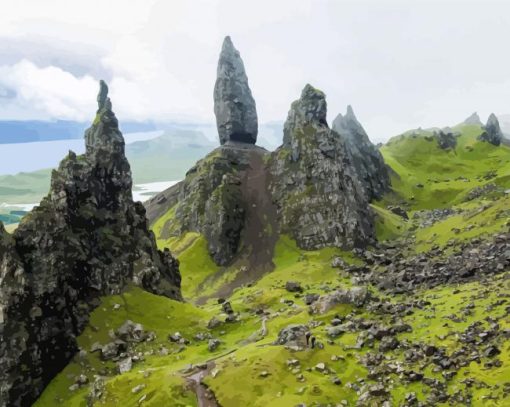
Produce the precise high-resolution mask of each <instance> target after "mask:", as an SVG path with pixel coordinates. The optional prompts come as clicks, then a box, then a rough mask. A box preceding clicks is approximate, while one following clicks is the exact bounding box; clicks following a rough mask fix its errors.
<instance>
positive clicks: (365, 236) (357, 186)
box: [269, 85, 374, 249]
mask: <svg viewBox="0 0 510 407" xmlns="http://www.w3.org/2000/svg"><path fill="white" fill-rule="evenodd" d="M326 111H327V106H326V99H325V95H324V93H322V92H321V91H319V90H317V89H315V88H314V87H312V86H311V85H306V86H305V88H304V89H303V91H302V93H301V97H300V99H299V100H296V101H295V102H293V103H292V106H291V109H290V111H289V114H288V117H287V121H286V122H285V126H284V136H283V145H282V146H281V147H280V148H278V149H277V150H276V151H275V152H274V153H273V154H272V157H271V161H270V164H269V165H270V172H271V178H272V184H271V193H272V196H273V200H274V202H275V203H276V206H277V208H278V220H279V223H280V228H281V231H282V232H283V233H289V234H290V235H291V236H292V237H293V238H294V239H295V240H296V241H297V242H298V244H299V246H300V247H302V248H305V249H315V248H319V247H323V246H326V245H335V246H339V247H344V248H352V247H354V246H365V245H367V244H368V243H369V242H371V241H372V239H373V238H374V229H373V222H372V220H373V219H372V214H371V212H370V210H369V206H368V194H367V193H366V192H365V191H364V190H363V185H364V184H363V183H362V182H361V181H360V180H359V178H358V175H357V172H356V169H355V167H354V164H353V162H352V161H351V160H352V156H351V154H350V152H349V149H348V147H347V142H346V140H345V139H344V138H343V137H338V134H337V133H336V132H333V131H332V130H330V129H329V127H328V125H327V122H326Z"/></svg>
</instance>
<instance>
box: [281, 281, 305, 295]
mask: <svg viewBox="0 0 510 407" xmlns="http://www.w3.org/2000/svg"><path fill="white" fill-rule="evenodd" d="M285 289H286V290H287V291H288V292H289V293H300V292H302V291H303V287H301V284H300V283H299V282H297V281H287V282H286V283H285Z"/></svg>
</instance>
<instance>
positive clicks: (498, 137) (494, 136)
mask: <svg viewBox="0 0 510 407" xmlns="http://www.w3.org/2000/svg"><path fill="white" fill-rule="evenodd" d="M478 139H479V140H481V141H486V142H488V143H491V144H493V145H495V146H499V145H500V144H501V141H502V140H503V132H502V131H501V128H500V127H499V121H498V118H497V117H496V115H495V114H494V113H491V115H490V116H489V119H488V120H487V124H486V125H485V126H484V127H483V133H482V134H480V136H478Z"/></svg>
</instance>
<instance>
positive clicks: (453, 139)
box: [434, 129, 457, 150]
mask: <svg viewBox="0 0 510 407" xmlns="http://www.w3.org/2000/svg"><path fill="white" fill-rule="evenodd" d="M434 137H435V138H436V139H437V145H438V146H439V148H441V149H443V150H449V149H455V147H457V135H456V134H454V133H453V132H452V131H451V130H450V129H441V130H439V131H434Z"/></svg>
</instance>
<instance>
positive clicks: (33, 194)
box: [0, 129, 216, 221]
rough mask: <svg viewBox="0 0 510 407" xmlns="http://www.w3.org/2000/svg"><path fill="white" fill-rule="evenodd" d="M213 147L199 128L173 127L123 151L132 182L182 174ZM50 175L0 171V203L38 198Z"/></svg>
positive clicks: (46, 172) (46, 171)
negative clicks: (5, 173) (127, 160)
mask: <svg viewBox="0 0 510 407" xmlns="http://www.w3.org/2000/svg"><path fill="white" fill-rule="evenodd" d="M214 147H216V144H215V143H214V142H212V141H210V140H209V139H208V138H207V137H206V136H205V135H204V134H203V133H202V132H200V131H196V130H182V129H173V130H167V131H166V132H164V133H163V134H162V135H161V136H159V137H156V138H153V139H150V140H144V141H136V142H134V143H131V144H127V145H126V155H127V157H128V159H129V162H130V165H131V171H132V173H133V180H134V182H135V184H141V183H149V182H158V181H173V180H180V179H182V178H184V175H185V173H186V171H187V170H188V169H190V168H191V167H192V166H193V165H194V164H195V162H196V161H197V160H198V159H200V158H201V157H203V156H204V155H206V154H207V153H209V152H210V151H211V150H212V149H213V148H214ZM0 150H1V147H0ZM50 177H51V168H46V169H41V170H38V171H31V172H20V173H18V174H15V175H0V204H2V203H7V204H14V203H17V204H20V203H37V202H39V201H40V200H41V198H42V197H43V196H44V195H46V193H47V192H48V189H49V185H50ZM0 212H1V211H0ZM3 220H4V221H6V220H7V219H6V218H4V219H3Z"/></svg>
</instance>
